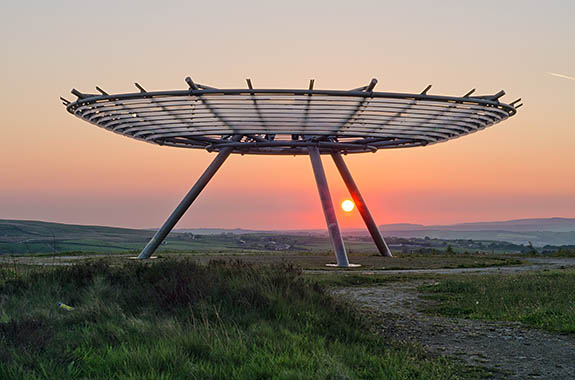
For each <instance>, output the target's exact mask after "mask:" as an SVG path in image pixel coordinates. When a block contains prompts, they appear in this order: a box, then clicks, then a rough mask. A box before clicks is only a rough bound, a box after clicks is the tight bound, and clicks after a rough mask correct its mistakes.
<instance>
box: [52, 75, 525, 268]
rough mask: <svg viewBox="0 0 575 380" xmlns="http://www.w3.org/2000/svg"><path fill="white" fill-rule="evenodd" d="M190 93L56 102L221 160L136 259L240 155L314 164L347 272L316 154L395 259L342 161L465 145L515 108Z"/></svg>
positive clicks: (247, 92)
mask: <svg viewBox="0 0 575 380" xmlns="http://www.w3.org/2000/svg"><path fill="white" fill-rule="evenodd" d="M186 82H187V83H188V86H189V88H188V89H187V90H180V91H158V92H148V91H146V90H145V89H144V88H143V87H142V86H140V85H139V84H137V83H136V87H137V88H138V89H139V90H140V92H139V93H130V94H117V95H110V94H108V93H107V92H105V91H104V90H102V89H101V88H99V87H96V89H97V90H98V91H99V92H100V95H93V94H83V93H81V92H80V91H78V90H72V93H73V94H74V95H76V96H77V97H78V99H77V100H76V101H75V102H73V103H72V102H70V101H68V100H66V99H64V98H61V99H62V101H63V102H64V104H65V105H66V108H67V110H68V112H70V113H72V114H74V115H76V116H78V117H79V118H81V119H84V120H86V121H88V122H90V123H92V124H95V125H97V126H99V127H102V128H105V129H108V130H111V131H113V132H116V133H120V134H123V135H125V136H129V137H133V138H135V139H139V140H143V141H147V142H150V143H155V144H160V145H170V146H177V147H184V148H201V149H207V150H208V151H217V152H218V154H217V156H216V157H215V158H214V160H213V161H212V163H211V164H210V165H209V166H208V168H207V169H206V170H205V171H204V173H203V174H202V175H201V176H200V178H199V179H198V180H197V182H196V183H195V185H194V186H193V187H192V188H191V189H190V191H189V192H188V194H186V196H185V197H184V199H183V200H182V201H181V202H180V204H179V205H178V207H177V208H176V209H175V210H174V211H173V212H172V214H171V215H170V216H169V217H168V219H167V220H166V222H165V223H164V224H163V225H162V227H161V228H160V229H159V230H158V231H157V232H156V234H155V235H154V237H153V238H152V239H151V240H150V242H149V243H148V244H147V245H146V247H145V248H144V249H143V250H142V252H141V253H140V255H139V256H138V258H140V259H147V258H149V257H151V255H152V254H153V253H154V252H155V250H156V249H157V248H158V247H159V246H160V245H161V244H162V242H163V241H164V239H165V238H166V237H167V236H168V234H169V233H170V231H171V230H172V229H173V228H174V226H175V225H176V223H178V221H179V220H180V218H181V217H182V216H183V215H184V213H185V212H186V210H187V209H188V208H189V207H190V205H191V204H192V203H193V202H194V200H195V199H196V198H197V197H198V195H199V194H200V192H201V191H202V190H203V189H204V187H205V186H206V185H207V184H208V182H209V181H210V179H211V178H212V177H213V176H214V174H215V173H216V172H217V170H218V169H219V168H220V167H221V165H222V164H223V163H224V161H225V160H226V159H227V157H228V156H229V155H230V154H232V153H240V154H289V155H292V154H293V155H297V154H306V155H309V156H310V160H311V164H312V168H313V172H314V176H315V180H316V183H317V187H318V192H319V195H320V200H321V203H322V207H323V211H324V215H325V219H326V224H327V228H328V232H329V236H330V239H331V242H332V245H333V249H334V251H335V256H336V261H337V264H336V265H337V266H339V267H346V268H348V267H350V266H353V264H350V263H349V261H348V258H347V252H346V250H345V246H344V244H343V238H342V236H341V232H340V230H339V226H338V223H337V217H336V213H335V210H334V207H333V202H332V199H331V195H330V192H329V187H328V183H327V179H326V176H325V171H324V169H323V164H322V160H321V156H320V155H321V154H322V153H324V154H330V155H331V156H332V158H333V160H334V163H335V165H336V167H337V169H338V171H339V173H340V175H341V176H342V178H343V180H344V182H345V184H346V186H347V188H348V190H349V192H350V194H351V196H352V198H353V200H354V203H355V205H356V206H357V209H358V211H359V213H360V214H361V217H362V218H363V220H364V222H365V224H366V226H367V229H368V231H369V233H370V235H371V237H372V238H373V240H374V243H375V245H376V247H377V249H378V251H379V252H380V254H381V255H383V256H391V251H390V250H389V247H388V246H387V244H386V242H385V240H384V239H383V236H382V235H381V231H379V228H378V226H377V224H376V223H375V221H374V219H373V217H372V216H371V214H370V212H369V210H368V208H367V204H366V203H365V200H364V199H363V197H362V196H361V193H360V192H359V188H358V187H357V185H356V183H355V181H354V180H353V178H352V176H351V172H350V171H349V169H348V168H347V166H346V164H345V162H344V160H343V157H342V156H341V153H361V152H370V151H371V152H375V151H377V150H378V149H382V148H403V147H413V146H422V145H428V144H434V143H437V142H441V141H447V140H449V139H453V138H456V137H459V136H464V135H467V134H469V133H472V132H475V131H478V130H480V129H483V128H486V127H489V126H490V125H493V124H495V123H498V122H500V121H502V120H505V119H507V118H508V117H510V116H512V115H514V114H515V113H516V112H517V111H516V109H517V108H519V107H520V106H521V104H518V105H517V106H515V104H516V103H518V102H519V101H520V100H521V99H517V100H516V101H514V102H512V103H510V104H504V103H501V102H499V98H501V97H502V96H503V95H504V94H505V92H503V91H500V92H498V93H497V94H494V95H487V96H471V95H472V94H473V92H474V90H471V91H469V92H468V93H467V94H465V95H464V96H462V97H452V96H437V95H428V94H427V92H428V91H429V89H430V88H431V86H427V87H426V88H425V90H423V92H421V93H420V94H397V93H389V92H375V91H373V89H374V87H375V85H376V83H377V80H375V79H372V80H371V82H370V83H369V84H368V85H367V86H363V87H360V88H356V89H353V90H349V91H341V90H339V91H336V90H314V89H313V85H314V81H313V80H311V81H310V84H309V88H308V89H307V90H283V89H271V90H270V89H254V88H253V86H252V82H251V80H249V79H248V80H247V84H248V88H247V89H216V88H213V87H209V86H204V85H200V84H196V83H194V81H192V79H190V78H186Z"/></svg>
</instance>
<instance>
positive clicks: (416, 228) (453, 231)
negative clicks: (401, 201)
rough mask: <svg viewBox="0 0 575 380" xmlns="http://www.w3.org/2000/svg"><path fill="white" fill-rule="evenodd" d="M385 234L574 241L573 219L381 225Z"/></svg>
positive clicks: (538, 242) (550, 242)
mask: <svg viewBox="0 0 575 380" xmlns="http://www.w3.org/2000/svg"><path fill="white" fill-rule="evenodd" d="M379 227H380V229H381V230H382V231H383V232H384V233H385V234H386V235H388V236H397V237H406V238H407V237H425V236H428V237H430V238H437V239H472V240H496V241H507V242H510V243H515V244H528V243H529V242H531V243H532V244H533V245H536V246H544V245H568V244H575V218H536V219H535V218H534V219H516V220H507V221H499V222H475V223H459V224H450V225H431V226H425V225H419V224H384V225H381V226H379Z"/></svg>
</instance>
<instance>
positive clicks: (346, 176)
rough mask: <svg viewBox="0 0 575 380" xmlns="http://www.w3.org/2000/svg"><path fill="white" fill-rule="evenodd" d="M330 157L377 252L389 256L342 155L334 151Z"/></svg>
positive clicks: (387, 249)
mask: <svg viewBox="0 0 575 380" xmlns="http://www.w3.org/2000/svg"><path fill="white" fill-rule="evenodd" d="M331 157H332V158H333V161H334V162H335V166H337V169H338V170H339V174H341V176H342V178H343V181H344V182H345V185H346V186H347V189H348V190H349V193H350V194H351V197H352V198H353V202H354V203H355V205H356V206H357V209H358V210H359V213H360V214H361V217H362V218H363V221H364V222H365V225H366V226H367V229H368V230H369V233H370V234H371V237H372V238H373V241H374V242H375V245H376V246H377V249H378V250H379V253H380V254H381V255H382V256H388V257H391V251H390V250H389V247H388V246H387V244H386V243H385V240H384V239H383V236H382V235H381V232H380V231H379V228H378V227H377V224H375V221H374V220H373V217H372V216H371V213H370V212H369V209H368V208H367V204H366V203H365V200H364V199H363V197H362V196H361V193H360V192H359V188H358V187H357V185H356V184H355V181H354V180H353V177H352V176H351V172H350V171H349V169H348V168H347V165H346V164H345V162H344V161H343V157H342V156H341V154H340V153H339V152H335V151H334V152H332V153H331Z"/></svg>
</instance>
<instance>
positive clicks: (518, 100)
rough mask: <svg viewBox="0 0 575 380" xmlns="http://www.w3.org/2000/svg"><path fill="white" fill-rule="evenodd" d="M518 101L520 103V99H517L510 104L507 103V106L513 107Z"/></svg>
mask: <svg viewBox="0 0 575 380" xmlns="http://www.w3.org/2000/svg"><path fill="white" fill-rule="evenodd" d="M520 101H521V98H519V99H517V100H514V101H512V102H511V103H509V104H510V105H514V104H515V103H518V102H520Z"/></svg>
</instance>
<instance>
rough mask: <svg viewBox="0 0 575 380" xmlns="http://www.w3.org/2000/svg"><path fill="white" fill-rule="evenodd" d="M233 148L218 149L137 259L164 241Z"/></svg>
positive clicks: (149, 252) (148, 254)
mask: <svg viewBox="0 0 575 380" xmlns="http://www.w3.org/2000/svg"><path fill="white" fill-rule="evenodd" d="M232 150H233V148H223V149H222V150H220V152H219V153H218V155H217V156H216V158H214V160H213V161H212V163H211V164H210V166H208V168H207V169H206V170H205V171H204V173H203V174H202V175H201V176H200V178H199V179H198V181H197V182H196V183H195V184H194V186H193V187H192V188H191V189H190V191H189V192H188V194H186V196H185V197H184V199H182V201H181V202H180V204H179V205H178V207H176V209H175V210H174V211H173V212H172V214H171V215H170V217H169V218H168V220H166V222H165V223H164V225H163V226H162V227H161V228H160V229H159V230H158V232H156V234H155V235H154V237H153V238H152V240H150V242H149V243H148V244H147V245H146V247H145V248H144V249H143V250H142V252H141V253H140V255H139V256H138V259H148V258H149V257H150V256H152V253H154V251H156V249H158V247H159V246H160V244H162V242H163V241H164V239H165V238H166V236H168V234H169V233H170V231H171V230H172V228H174V226H175V225H176V223H178V221H179V220H180V218H181V217H182V215H184V213H185V212H186V211H187V210H188V208H189V207H190V205H191V204H192V202H193V201H194V200H195V199H196V198H197V197H198V195H199V194H200V192H201V191H202V190H203V189H204V187H206V185H207V184H208V182H209V181H210V179H212V177H213V176H214V174H216V172H217V171H218V169H219V168H220V166H222V164H223V163H224V161H225V160H226V158H228V156H229V155H230V153H232Z"/></svg>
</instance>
